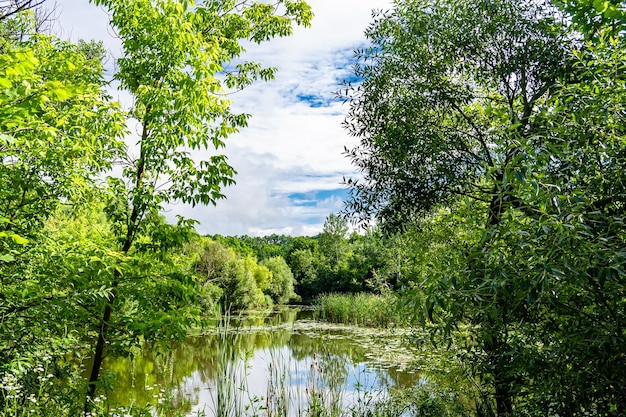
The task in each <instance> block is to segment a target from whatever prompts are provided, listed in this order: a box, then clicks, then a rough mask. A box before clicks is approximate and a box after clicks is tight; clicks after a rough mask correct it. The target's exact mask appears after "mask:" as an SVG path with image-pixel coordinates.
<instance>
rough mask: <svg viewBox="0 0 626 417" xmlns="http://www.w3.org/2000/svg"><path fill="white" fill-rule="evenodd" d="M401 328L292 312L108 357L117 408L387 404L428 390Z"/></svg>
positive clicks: (240, 411)
mask: <svg viewBox="0 0 626 417" xmlns="http://www.w3.org/2000/svg"><path fill="white" fill-rule="evenodd" d="M404 336H405V333H404V332H403V331H401V330H375V329H364V328H358V327H352V326H345V325H331V324H327V323H322V322H319V321H315V320H313V319H312V312H311V311H307V310H302V309H300V308H297V307H295V308H286V309H283V310H280V311H278V312H273V313H250V314H248V315H246V316H240V317H237V318H231V319H230V320H228V321H222V322H221V323H217V324H216V328H215V330H214V331H211V332H209V333H207V334H205V335H202V336H197V337H189V338H188V339H187V340H185V341H184V342H182V343H178V344H176V345H174V346H173V347H172V349H170V350H168V351H167V352H165V353H157V352H153V351H151V350H149V349H144V351H142V352H140V353H139V354H137V355H135V358H134V359H132V360H131V359H127V358H114V359H113V358H109V359H108V360H107V361H106V362H105V372H106V371H109V372H113V373H114V375H115V377H114V378H111V381H112V382H111V384H112V386H111V391H110V393H109V395H108V397H109V402H110V403H111V404H118V405H123V406H136V407H144V406H146V405H147V406H151V407H153V408H154V409H155V410H159V412H163V410H166V411H168V413H167V414H172V415H176V414H181V415H194V416H195V415H203V416H209V417H210V416H241V415H250V416H252V415H283V416H288V415H294V416H295V415H301V414H303V413H304V412H305V411H306V410H310V408H311V407H324V408H325V409H327V410H332V409H339V408H341V409H346V408H349V407H351V406H355V405H357V404H360V405H364V404H366V403H367V402H372V401H376V400H377V399H380V398H384V396H385V395H386V393H387V392H388V390H389V389H390V388H391V387H398V388H406V387H412V386H415V385H417V384H420V383H423V381H422V380H421V379H420V375H419V373H418V372H416V371H415V370H414V369H413V368H412V367H411V365H410V363H411V359H412V357H413V354H414V353H413V352H412V350H411V349H410V348H409V347H408V346H406V343H404V342H403V341H404V340H405V338H404Z"/></svg>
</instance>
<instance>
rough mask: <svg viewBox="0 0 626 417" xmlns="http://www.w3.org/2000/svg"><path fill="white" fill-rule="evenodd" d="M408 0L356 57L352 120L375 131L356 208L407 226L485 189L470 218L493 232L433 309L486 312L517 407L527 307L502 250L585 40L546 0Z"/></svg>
mask: <svg viewBox="0 0 626 417" xmlns="http://www.w3.org/2000/svg"><path fill="white" fill-rule="evenodd" d="M394 6H395V7H394V10H393V11H391V12H389V13H388V14H381V15H379V16H378V17H377V18H376V20H375V22H374V23H373V24H372V25H371V26H370V28H369V29H368V31H367V32H366V34H367V36H368V37H369V38H370V40H371V41H372V42H373V47H371V48H369V49H366V50H363V51H361V52H360V53H359V55H358V56H357V58H358V63H357V65H356V66H355V75H356V76H357V77H358V78H361V79H362V80H363V81H362V83H360V84H359V85H358V86H355V87H352V86H349V88H348V89H347V91H346V94H347V96H348V99H349V100H350V101H351V108H350V113H349V115H348V117H347V119H346V127H347V128H348V130H349V131H350V133H351V134H352V135H354V136H356V137H358V138H359V139H360V141H361V144H360V145H359V146H357V147H355V148H353V149H350V150H348V156H349V157H350V158H351V159H352V161H353V163H354V164H355V165H356V166H357V167H358V168H359V169H360V170H361V172H362V174H363V179H362V180H350V181H349V185H351V187H352V191H351V197H352V198H351V200H350V202H349V203H348V210H349V211H351V212H354V213H357V216H359V217H360V218H361V219H369V218H371V217H372V216H376V218H377V219H378V220H379V221H380V222H381V224H382V225H383V227H386V228H389V229H401V228H402V227H403V226H404V225H406V224H407V223H408V222H411V221H413V220H415V219H416V218H418V217H419V216H420V215H424V214H428V213H433V212H436V211H437V210H439V208H441V207H442V206H444V207H445V206H449V207H453V206H454V204H455V203H456V202H457V201H458V200H459V199H468V200H474V201H475V202H476V205H475V211H474V212H473V213H471V214H470V218H469V219H468V224H470V225H475V224H476V223H482V226H479V227H480V230H482V238H481V241H480V242H477V243H476V245H475V246H471V247H469V248H467V249H466V250H465V252H466V255H467V256H468V270H467V273H466V274H465V275H464V276H463V280H462V281H455V283H454V284H451V285H452V287H453V288H455V289H456V290H455V291H451V292H450V293H449V296H446V294H445V293H444V294H441V293H439V294H432V297H431V298H430V299H429V301H428V303H427V304H425V307H426V308H425V310H424V314H425V316H426V317H428V318H432V317H433V309H435V307H437V308H441V310H442V311H445V314H442V316H441V320H442V327H441V329H442V330H444V331H446V332H449V331H450V330H451V329H452V328H453V326H454V325H455V324H458V323H470V324H471V325H476V326H479V327H477V328H475V329H474V330H475V332H474V334H473V337H474V338H475V339H476V343H477V344H478V346H479V347H480V349H479V351H475V352H473V353H476V355H475V356H473V357H474V359H475V361H474V362H473V363H474V364H475V365H476V366H475V369H476V370H477V371H478V372H479V374H480V375H482V377H483V378H484V381H485V383H490V384H491V385H492V387H493V392H494V398H495V403H496V412H497V415H498V416H508V415H511V413H512V412H513V406H514V399H515V392H514V391H515V389H516V388H517V386H518V385H517V382H518V381H517V375H518V374H517V373H516V372H517V371H518V369H517V368H516V366H517V362H512V359H515V358H512V357H511V355H510V352H511V351H512V347H513V346H514V344H515V343H516V341H515V340H514V339H515V337H514V336H513V335H514V334H515V332H516V331H517V325H516V323H518V322H517V321H516V320H517V318H518V313H519V312H520V310H523V308H524V307H523V303H520V302H518V301H519V300H518V299H517V297H520V296H521V294H522V293H523V288H521V287H520V286H519V285H521V283H520V282H519V281H518V280H516V279H515V277H511V276H507V275H505V274H503V273H502V272H503V270H502V269H500V268H498V258H499V255H498V253H503V254H507V253H510V252H509V250H508V248H506V245H505V246H502V245H501V244H502V240H500V239H499V238H500V236H501V235H502V234H503V233H505V232H506V231H507V222H508V220H509V219H515V218H517V217H519V216H524V215H527V214H529V213H530V212H532V210H533V208H532V207H529V206H528V205H527V204H525V202H524V201H522V200H521V193H520V191H519V189H517V185H516V181H520V182H522V181H523V180H524V176H525V174H526V172H527V170H528V169H529V168H528V165H530V164H532V155H533V152H534V150H535V149H536V146H539V144H538V142H537V139H538V138H540V137H542V136H545V134H546V133H545V132H546V128H547V127H546V126H545V125H544V124H543V121H542V120H541V119H538V117H537V116H538V114H539V112H538V106H539V105H540V104H542V103H543V102H544V101H545V100H546V98H547V97H548V96H549V95H550V93H551V92H552V91H554V89H555V88H556V87H557V82H556V79H557V77H559V76H560V75H561V74H563V72H564V71H566V70H567V69H568V68H569V67H570V62H571V56H570V55H569V51H568V50H569V49H570V48H571V47H572V46H573V45H575V41H574V39H573V37H570V35H569V33H568V30H567V27H566V26H565V24H564V23H565V21H564V20H563V19H562V17H561V15H559V13H558V12H557V11H556V10H555V8H554V7H553V6H552V5H550V4H548V3H543V2H521V3H520V2H510V1H506V0H503V1H496V2H483V1H480V2H468V1H462V0H451V1H446V2H443V3H442V2H431V1H417V0H416V1H408V2H399V1H398V2H395V4H394ZM468 28H469V29H470V30H468ZM442 281H443V282H447V281H446V277H443V279H442ZM470 353H472V352H470Z"/></svg>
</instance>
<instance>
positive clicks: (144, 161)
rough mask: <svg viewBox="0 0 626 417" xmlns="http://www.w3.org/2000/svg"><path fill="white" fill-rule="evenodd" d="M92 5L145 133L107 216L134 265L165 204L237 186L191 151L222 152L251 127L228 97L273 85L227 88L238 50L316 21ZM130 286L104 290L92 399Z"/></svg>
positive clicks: (229, 171) (245, 69)
mask: <svg viewBox="0 0 626 417" xmlns="http://www.w3.org/2000/svg"><path fill="white" fill-rule="evenodd" d="M94 3H95V4H97V5H102V6H104V7H106V8H107V9H108V11H109V12H110V14H111V25H112V26H113V27H114V29H115V31H116V33H117V34H118V35H119V36H120V37H121V39H122V45H123V57H121V58H120V59H118V66H119V70H118V72H117V73H116V75H115V78H116V79H117V80H118V81H119V83H120V86H121V88H122V89H124V90H126V91H127V92H128V93H129V94H130V95H132V96H133V98H134V104H133V107H132V108H131V110H130V112H129V114H130V116H131V117H132V118H133V119H135V120H136V121H137V123H138V126H139V138H138V139H137V148H138V152H139V153H138V156H136V157H133V156H132V155H131V154H130V153H129V154H128V156H127V158H126V159H125V161H124V162H125V163H124V170H123V176H122V177H121V178H111V179H110V180H109V188H110V198H109V203H108V207H107V213H108V214H109V216H110V218H111V219H112V221H113V223H114V230H115V233H116V236H117V240H118V250H119V252H120V254H121V255H122V256H123V257H126V256H130V257H131V258H132V257H133V256H137V255H138V254H139V252H138V250H139V249H140V248H139V247H138V246H137V245H136V239H137V237H138V235H139V233H140V232H141V231H142V230H143V229H144V228H145V224H146V219H147V218H148V217H150V216H152V215H153V213H155V212H158V211H159V210H160V208H161V205H162V204H164V203H168V202H173V201H182V202H185V203H191V204H194V205H195V204H200V203H201V204H214V203H215V202H216V201H217V200H218V199H220V198H222V197H223V195H222V193H221V187H222V186H224V185H229V184H232V183H233V175H234V173H235V171H234V170H233V168H232V167H230V165H228V163H227V161H226V157H225V156H223V155H219V154H213V155H212V156H209V157H208V159H206V160H203V161H200V162H196V161H195V160H194V159H193V158H192V156H191V154H190V151H192V150H208V149H209V148H214V149H215V150H218V149H220V148H222V147H223V146H224V139H225V138H226V137H227V136H228V135H229V134H231V133H233V132H236V131H237V130H238V129H239V128H241V127H243V126H245V124H246V120H247V118H248V116H247V115H243V114H234V113H232V112H231V111H230V107H229V105H230V102H229V100H228V99H227V98H226V96H225V88H238V89H239V88H244V87H245V86H247V85H248V84H250V83H252V82H253V81H255V80H256V79H263V80H267V79H270V78H272V76H273V73H274V70H273V69H269V68H262V67H261V66H260V65H259V64H257V63H250V62H242V63H238V64H236V65H235V71H233V72H229V71H226V72H225V76H224V78H223V79H221V78H220V77H219V76H218V74H219V73H220V72H222V71H224V69H225V65H226V64H229V63H231V62H233V61H234V60H236V59H238V58H239V57H240V56H241V54H242V53H243V52H244V47H243V46H242V44H241V41H247V40H249V41H253V42H257V43H258V42H263V41H266V40H269V39H271V38H272V37H274V36H285V35H289V34H290V33H291V30H292V23H293V22H295V23H297V24H303V25H308V24H309V22H310V19H311V12H310V9H309V7H308V5H307V4H306V3H304V2H303V1H282V0H278V1H276V2H275V3H253V2H249V1H239V2H236V1H230V0H229V1H222V2H213V1H207V2H204V3H200V4H197V5H194V6H193V7H192V5H191V4H190V3H188V2H186V1H180V2H178V1H171V0H170V1H168V0H158V1H150V0H135V1H132V2H130V3H129V2H126V1H118V0H96V1H94ZM126 280H127V277H126V274H125V273H124V268H121V267H120V268H119V269H116V273H115V275H114V277H113V278H112V280H111V281H110V283H109V285H108V287H109V288H110V289H111V291H110V296H109V297H108V300H107V302H106V304H105V306H104V307H103V312H102V321H101V326H100V330H99V333H98V340H97V343H96V346H95V349H94V355H93V359H94V364H93V367H92V370H91V375H90V378H89V384H90V387H89V393H88V399H91V398H93V397H94V395H95V392H96V382H97V381H98V377H99V372H100V367H101V364H102V359H103V355H104V350H105V345H106V340H107V334H108V333H109V327H110V322H111V319H112V314H113V311H114V305H115V304H116V303H118V302H119V303H123V302H124V300H123V297H124V294H123V293H122V292H121V289H122V284H123V283H124V282H125V281H126ZM118 298H121V300H119V301H118ZM86 407H87V405H86Z"/></svg>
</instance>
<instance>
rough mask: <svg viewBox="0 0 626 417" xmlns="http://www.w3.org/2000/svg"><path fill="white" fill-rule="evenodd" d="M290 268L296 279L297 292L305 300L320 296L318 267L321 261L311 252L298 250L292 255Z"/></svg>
mask: <svg viewBox="0 0 626 417" xmlns="http://www.w3.org/2000/svg"><path fill="white" fill-rule="evenodd" d="M290 258H291V262H290V268H291V271H292V273H293V275H294V278H295V279H296V292H297V293H298V294H299V295H300V296H302V297H303V298H305V299H306V298H310V297H311V296H313V295H315V294H319V293H320V292H321V291H322V289H321V288H320V287H319V280H318V274H317V265H318V264H319V260H318V259H317V258H316V257H315V256H314V255H313V253H312V252H311V251H310V250H308V249H307V250H303V249H298V250H296V251H294V252H292V253H291V256H290Z"/></svg>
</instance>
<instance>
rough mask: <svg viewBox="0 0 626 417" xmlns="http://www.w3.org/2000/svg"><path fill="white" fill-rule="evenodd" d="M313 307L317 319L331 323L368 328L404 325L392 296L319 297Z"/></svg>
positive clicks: (349, 295) (395, 300) (396, 301)
mask: <svg viewBox="0 0 626 417" xmlns="http://www.w3.org/2000/svg"><path fill="white" fill-rule="evenodd" d="M315 304H316V307H317V311H318V314H319V317H320V318H321V319H322V320H325V321H329V322H333V323H344V324H354V325H357V326H371V327H391V326H399V325H403V324H405V320H404V318H403V317H405V313H403V312H402V310H401V308H400V303H399V300H398V299H397V298H396V296H394V295H391V294H388V295H374V294H367V293H358V294H322V295H320V296H319V297H317V299H316V301H315Z"/></svg>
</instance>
